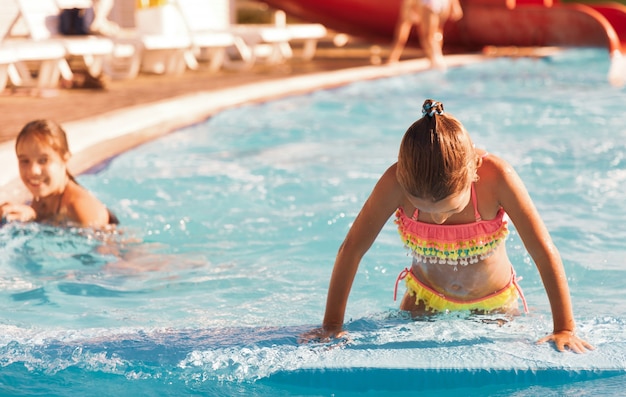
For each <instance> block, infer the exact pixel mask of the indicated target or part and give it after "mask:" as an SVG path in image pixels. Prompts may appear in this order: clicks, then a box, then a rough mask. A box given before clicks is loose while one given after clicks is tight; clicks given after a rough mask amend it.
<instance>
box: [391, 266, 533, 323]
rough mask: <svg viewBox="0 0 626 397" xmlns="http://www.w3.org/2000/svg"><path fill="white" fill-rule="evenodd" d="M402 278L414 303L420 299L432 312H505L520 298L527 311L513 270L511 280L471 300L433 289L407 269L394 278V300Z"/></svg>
mask: <svg viewBox="0 0 626 397" xmlns="http://www.w3.org/2000/svg"><path fill="white" fill-rule="evenodd" d="M402 279H404V280H405V283H406V287H407V289H408V292H409V294H411V296H414V297H415V303H416V304H418V305H419V303H420V301H421V302H422V303H423V304H424V306H425V308H426V310H428V311H434V312H447V311H472V312H481V313H489V312H494V311H497V312H507V311H509V310H512V309H517V304H518V302H517V300H518V298H520V299H521V300H522V303H523V304H524V312H525V313H528V306H527V304H526V298H524V293H523V292H522V289H521V288H520V286H519V285H518V284H517V282H518V281H519V280H521V278H518V277H516V276H515V272H512V273H511V281H510V282H509V283H508V284H507V285H506V286H505V287H504V288H502V289H500V290H498V291H496V292H494V293H492V294H489V295H487V296H485V297H483V298H478V299H472V300H459V299H455V298H451V297H446V296H445V295H444V294H442V293H440V292H437V291H435V290H433V289H432V288H430V287H428V286H427V285H425V284H424V283H422V282H421V281H419V280H418V279H417V277H415V275H414V274H413V273H412V272H411V270H409V269H404V270H403V271H402V272H400V275H399V276H398V279H397V280H396V288H395V291H394V300H395V298H396V293H397V289H398V283H399V282H400V280H402Z"/></svg>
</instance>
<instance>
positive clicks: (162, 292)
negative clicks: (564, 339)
mask: <svg viewBox="0 0 626 397" xmlns="http://www.w3.org/2000/svg"><path fill="white" fill-rule="evenodd" d="M608 68H609V60H608V55H607V54H606V51H604V50H600V49H597V50H596V49H579V50H571V51H565V52H563V53H559V54H557V55H554V56H551V57H548V58H546V59H541V60H537V59H516V60H511V59H494V60H491V61H488V62H485V63H482V64H476V65H471V66H467V67H463V68H455V69H451V70H449V71H448V72H447V73H445V74H441V73H436V72H424V73H419V74H415V75H407V76H400V77H394V78H386V79H380V80H375V81H367V82H360V83H356V84H350V85H348V86H345V87H341V88H337V89H333V90H325V91H319V92H314V93H311V94H308V95H302V96H297V97H289V98H284V99H281V100H275V101H272V102H268V103H261V104H254V105H246V106H241V107H238V108H233V109H230V110H227V111H224V112H221V113H219V114H217V115H215V116H214V117H212V118H211V119H210V120H208V121H207V122H205V123H201V124H198V125H193V126H190V127H188V128H185V129H183V130H180V131H177V132H175V133H172V134H170V135H168V136H165V137H163V138H161V139H159V140H156V141H154V142H151V143H148V144H145V145H143V146H141V147H139V148H137V149H135V150H132V151H130V152H128V153H125V154H123V155H120V156H118V157H116V158H114V159H112V160H111V161H110V162H108V163H107V164H103V165H102V166H101V167H98V169H95V170H93V171H92V172H90V173H88V174H85V175H81V176H80V177H79V181H80V183H82V184H83V185H85V186H86V187H88V188H89V189H90V190H92V191H93V192H94V193H95V194H96V195H97V196H98V197H99V198H101V199H102V200H103V201H104V202H106V203H107V204H108V205H109V206H110V207H111V208H112V209H113V210H114V212H116V213H117V215H118V217H119V218H120V219H121V221H122V225H123V226H122V229H121V233H120V234H119V235H117V236H107V237H106V239H105V240H106V242H103V236H93V235H86V234H85V233H81V232H80V231H75V230H60V229H55V228H49V227H44V226H40V225H13V224H12V225H5V226H4V227H2V228H0V262H1V264H2V266H0V285H1V287H2V288H1V289H0V291H1V292H0V395H46V396H77V395H120V396H126V395H127V396H144V395H145V396H153V395H154V396H168V395H171V396H176V395H211V396H213V395H224V396H231V395H245V396H292V395H306V396H310V395H314V396H333V395H334V396H356V395H363V394H365V395H372V396H373V395H389V394H398V395H405V394H406V393H407V392H409V391H416V392H420V391H421V392H424V394H426V393H438V394H439V395H476V396H479V395H480V396H484V395H490V396H509V395H514V396H536V395H541V396H560V395H578V396H587V395H589V396H591V395H593V396H610V395H616V394H619V393H621V392H622V391H623V390H624V386H625V385H626V371H625V369H626V327H625V323H626V309H625V306H624V305H623V304H622V302H623V301H624V300H626V290H625V289H624V288H623V280H624V278H625V269H626V266H625V265H626V259H624V258H625V257H626V245H624V241H625V239H626V227H624V220H625V219H626V210H625V209H624V207H623V197H625V195H626V183H625V182H626V181H625V180H626V167H625V164H626V139H625V137H626V116H624V104H626V90H625V89H623V88H622V89H619V88H615V87H611V86H610V85H609V84H608V83H607V81H606V75H607V71H608ZM429 97H432V98H435V99H438V100H441V101H443V102H444V104H445V106H446V110H447V111H448V112H450V113H452V114H454V115H455V116H457V117H458V118H459V119H460V120H462V121H463V122H464V124H465V126H466V127H467V129H468V130H469V131H470V133H471V134H472V137H473V138H474V141H475V143H476V145H477V146H479V147H484V148H486V149H487V150H489V151H490V152H492V153H496V154H498V155H501V156H503V157H505V158H506V159H508V160H509V161H510V162H511V163H512V164H513V166H514V167H515V168H516V169H517V171H518V172H519V174H520V175H521V176H522V178H523V179H524V180H525V182H526V184H527V187H528V188H529V190H530V192H531V195H532V197H533V198H534V200H535V203H536V205H537V207H538V209H539V211H540V212H541V214H542V215H543V217H544V220H545V222H546V224H547V226H548V228H549V229H550V230H551V232H552V236H553V238H554V240H555V242H556V244H557V246H558V247H559V248H560V250H561V253H562V256H563V259H564V263H565V266H566V270H567V273H568V277H569V282H570V288H571V290H572V299H573V303H574V308H575V314H576V319H577V322H578V332H579V333H580V334H581V336H583V337H584V338H586V339H588V340H589V341H590V342H591V343H593V344H594V345H595V346H596V347H597V350H595V351H593V352H590V353H588V354H585V355H575V354H572V353H565V354H563V353H558V352H555V351H554V349H553V347H551V346H549V345H539V346H536V345H535V344H534V342H535V341H536V340H537V339H539V338H540V337H542V336H544V335H546V334H547V333H549V332H550V330H551V321H552V320H551V316H550V310H549V305H548V301H547V298H546V295H545V291H544V289H543V286H542V283H541V280H540V279H539V276H538V273H537V271H536V268H535V267H534V265H533V263H532V261H531V260H530V258H529V256H528V255H527V254H526V253H525V251H524V249H523V248H522V246H521V242H520V240H519V237H518V236H517V234H516V233H515V232H513V233H512V234H511V237H510V238H509V241H508V243H507V244H508V249H509V254H510V257H511V259H512V261H513V263H514V265H515V267H516V270H517V273H518V274H519V275H520V276H522V277H523V281H522V282H521V284H522V287H523V289H524V291H525V294H526V298H527V300H528V302H529V305H530V308H531V313H530V314H529V315H527V316H522V317H520V318H518V319H516V320H515V321H513V322H511V323H508V324H505V325H504V326H501V327H500V326H497V325H495V324H492V323H485V322H484V321H483V320H485V319H484V318H480V317H468V316H465V315H446V316H440V317H437V318H435V319H431V320H428V321H413V320H410V319H408V318H406V317H405V316H404V315H402V313H400V312H399V311H398V310H397V307H398V304H397V302H394V301H393V285H394V282H395V279H396V276H397V274H398V272H399V271H400V270H401V269H403V268H404V267H405V266H406V265H407V264H408V263H409V258H408V257H407V255H406V252H405V251H404V249H403V248H402V244H401V242H400V240H399V238H398V235H397V232H396V231H395V229H394V227H393V224H392V222H391V221H390V222H389V223H388V225H387V226H386V227H385V229H384V230H383V232H382V233H381V235H380V236H379V238H378V240H377V241H376V243H375V244H374V246H373V247H372V249H371V250H370V252H369V253H368V254H367V255H366V257H365V258H364V259H363V261H362V264H361V266H360V269H359V272H358V274H357V277H356V280H355V283H354V287H353V290H352V293H351V296H350V301H349V304H348V308H347V313H346V318H347V319H349V321H348V323H347V329H348V330H349V332H350V336H351V340H350V341H349V342H348V343H345V342H335V343H330V344H325V345H300V344H298V343H297V338H298V335H299V334H300V333H302V332H304V331H307V330H310V329H312V328H313V327H317V326H318V325H319V323H320V321H321V318H322V316H323V310H324V305H325V297H326V291H327V285H328V280H329V277H330V271H331V269H332V265H333V261H334V256H335V253H336V251H337V249H338V247H339V245H340V243H341V241H342V240H343V238H344V236H345V234H346V231H347V230H348V228H349V226H350V224H351V222H352V221H353V219H354V217H355V216H356V214H357V212H358V211H359V209H360V207H361V205H362V203H363V201H364V200H365V199H366V198H367V196H368V194H369V192H370V191H371V189H372V187H373V185H374V183H375V182H376V180H377V178H378V177H379V176H380V174H381V173H382V172H383V171H384V170H385V169H386V168H387V167H388V166H389V165H390V164H391V163H392V162H393V161H395V158H396V155H397V150H398V145H399V142H400V139H401V136H402V134H403V133H404V131H405V129H406V128H407V127H408V125H410V123H411V122H412V121H414V120H415V119H416V118H418V117H419V116H420V112H419V109H420V106H421V104H422V102H423V100H424V99H425V98H429Z"/></svg>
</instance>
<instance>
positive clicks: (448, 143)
mask: <svg viewBox="0 0 626 397" xmlns="http://www.w3.org/2000/svg"><path fill="white" fill-rule="evenodd" d="M422 114H423V116H422V118H420V119H419V120H417V121H416V122H414V123H413V124H412V125H411V126H410V127H409V128H408V129H407V131H406V133H405V134H404V137H403V138H402V143H401V144H400V151H399V154H398V166H397V170H396V177H397V178H398V182H399V183H400V185H401V186H402V187H403V188H404V189H405V190H406V192H407V193H408V194H410V195H411V196H414V197H417V198H421V199H425V200H432V201H433V202H437V201H440V200H442V199H445V198H446V197H449V196H451V195H453V194H455V193H458V192H461V191H462V190H463V189H465V188H467V187H468V183H469V181H471V180H472V179H474V177H473V176H472V178H470V175H472V174H475V172H476V169H477V168H478V166H479V165H480V161H481V158H480V157H479V156H478V155H477V154H476V151H475V150H474V144H473V143H472V140H471V138H470V136H469V134H468V133H467V131H466V130H465V128H464V127H463V125H462V124H461V122H460V121H458V120H457V119H456V118H455V117H454V116H451V115H449V114H447V113H444V110H443V104H442V103H441V102H437V101H434V100H432V99H427V100H426V101H424V105H423V107H422Z"/></svg>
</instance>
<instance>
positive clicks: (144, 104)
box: [0, 43, 493, 202]
mask: <svg viewBox="0 0 626 397" xmlns="http://www.w3.org/2000/svg"><path fill="white" fill-rule="evenodd" d="M373 48H375V46H374V47H373V46H370V45H363V44H359V43H357V44H356V45H353V46H347V47H345V48H337V47H333V46H329V45H326V46H321V47H320V48H319V49H318V52H317V54H316V57H315V59H313V60H310V61H304V60H301V59H297V58H294V59H291V60H289V61H287V62H285V63H284V64H280V65H263V64H259V65H257V66H255V67H253V68H251V69H249V70H238V71H232V70H222V71H218V72H211V71H209V70H208V68H207V66H206V65H202V64H201V65H200V68H199V69H198V70H195V71H193V70H187V71H186V72H185V73H184V74H183V75H180V76H164V75H149V74H140V75H139V76H138V77H137V78H135V79H132V80H118V81H110V82H108V84H107V87H106V89H97V90H94V89H59V90H56V91H54V92H51V93H46V94H47V95H45V96H32V95H29V94H28V93H27V92H20V91H17V92H13V93H5V94H4V95H2V96H0V107H1V108H2V113H1V115H0V121H1V123H0V165H1V166H2V168H3V172H2V173H1V174H0V202H4V201H15V200H25V199H26V198H27V194H26V191H25V189H24V188H23V186H22V185H21V182H20V181H19V177H18V175H19V174H18V171H17V161H16V160H15V154H14V139H15V136H16V135H17V133H18V132H19V130H20V129H21V127H22V126H23V125H24V124H25V123H27V122H28V121H30V120H33V119H38V118H49V119H53V120H55V121H57V122H59V123H61V125H62V126H63V128H64V129H65V131H66V132H67V134H68V140H69V144H70V149H71V151H72V153H73V157H72V160H71V162H70V169H71V171H72V172H73V173H74V174H79V173H81V172H83V171H85V170H87V169H89V168H91V167H93V166H95V165H97V164H99V163H101V162H103V161H105V160H106V159H108V158H110V157H112V156H115V155H116V154H118V153H121V152H123V151H125V150H128V149H130V148H132V147H134V146H137V145H139V144H141V143H143V142H145V141H148V140H150V139H154V138H155V137H158V136H160V135H163V134H166V133H169V132H171V131H174V130H176V129H178V128H181V127H184V126H187V125H190V124H194V123H197V122H201V121H204V120H206V119H207V118H209V117H210V116H211V115H212V114H214V113H216V112H219V111H220V110H223V109H226V108H229V107H233V106H237V105H240V104H244V103H251V102H259V101H264V100H268V99H272V98H278V97H282V96H286V95H296V94H302V93H306V92H311V91H313V90H316V89H323V88H331V87H336V86H340V85H344V84H348V83H350V82H354V81H359V80H367V79H376V78H381V77H388V76H394V75H400V74H405V73H414V72H418V71H423V70H426V69H427V68H428V63H427V61H426V60H425V59H424V58H423V57H422V56H421V55H422V54H421V51H419V50H416V49H407V51H405V54H404V58H403V59H406V60H403V61H401V62H399V63H397V64H394V65H373V64H372V56H375V55H376V50H372V49H373ZM486 56H487V57H489V56H493V54H486V55H485V54H481V53H476V54H450V55H447V62H448V65H449V66H450V67H455V66H459V65H463V64H467V63H472V62H480V61H482V60H484V59H485V57H486Z"/></svg>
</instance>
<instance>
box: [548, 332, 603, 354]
mask: <svg viewBox="0 0 626 397" xmlns="http://www.w3.org/2000/svg"><path fill="white" fill-rule="evenodd" d="M548 341H552V342H554V345H555V346H556V348H557V350H558V351H560V352H563V351H565V350H566V349H569V350H571V351H573V352H574V353H584V352H585V351H587V350H594V349H595V348H594V347H593V346H592V345H591V344H589V343H588V342H587V341H585V340H583V339H580V338H579V337H577V336H576V335H575V334H574V333H573V332H572V331H559V332H554V333H552V334H550V335H548V336H546V337H543V338H541V339H539V340H538V341H537V344H541V343H544V342H548Z"/></svg>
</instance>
